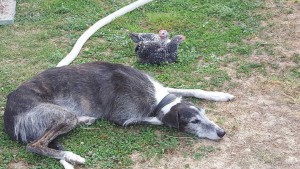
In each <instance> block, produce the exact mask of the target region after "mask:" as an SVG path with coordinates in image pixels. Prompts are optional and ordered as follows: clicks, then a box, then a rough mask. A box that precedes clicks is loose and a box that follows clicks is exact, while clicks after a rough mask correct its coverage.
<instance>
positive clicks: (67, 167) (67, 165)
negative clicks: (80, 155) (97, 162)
mask: <svg viewBox="0 0 300 169" xmlns="http://www.w3.org/2000/svg"><path fill="white" fill-rule="evenodd" d="M59 162H60V163H61V164H62V165H63V166H64V169H74V166H73V165H72V164H70V163H68V162H66V160H59Z"/></svg>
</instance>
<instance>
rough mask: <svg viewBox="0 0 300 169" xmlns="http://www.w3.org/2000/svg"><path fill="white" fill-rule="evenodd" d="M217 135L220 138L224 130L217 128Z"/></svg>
mask: <svg viewBox="0 0 300 169" xmlns="http://www.w3.org/2000/svg"><path fill="white" fill-rule="evenodd" d="M217 135H218V136H219V137H220V138H222V137H223V136H224V135H225V131H224V130H217Z"/></svg>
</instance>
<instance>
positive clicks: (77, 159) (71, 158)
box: [64, 151, 85, 164]
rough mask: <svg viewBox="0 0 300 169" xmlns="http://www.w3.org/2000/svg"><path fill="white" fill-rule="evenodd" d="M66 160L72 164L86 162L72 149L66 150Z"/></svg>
mask: <svg viewBox="0 0 300 169" xmlns="http://www.w3.org/2000/svg"><path fill="white" fill-rule="evenodd" d="M64 160H65V161H67V162H69V163H72V164H84V163H85V159H84V158H82V157H80V156H79V155H77V154H74V153H72V152H70V151H65V155H64Z"/></svg>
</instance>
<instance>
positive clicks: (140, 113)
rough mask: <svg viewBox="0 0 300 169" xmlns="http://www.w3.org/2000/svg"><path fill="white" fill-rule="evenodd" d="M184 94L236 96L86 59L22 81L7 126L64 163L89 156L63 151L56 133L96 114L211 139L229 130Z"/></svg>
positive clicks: (39, 150) (11, 132)
mask: <svg viewBox="0 0 300 169" xmlns="http://www.w3.org/2000/svg"><path fill="white" fill-rule="evenodd" d="M175 94H176V95H175ZM179 96H193V97H197V98H201V99H208V100H214V101H228V100H231V99H233V98H234V96H233V95H230V94H228V93H222V92H209V91H203V90H198V89H174V88H166V87H164V86H163V85H161V84H160V83H159V82H157V81H156V80H154V79H153V78H152V77H150V76H149V75H147V74H146V73H144V72H142V71H139V70H137V69H134V68H132V67H129V66H125V65H121V64H111V63H106V62H94V63H86V64H80V65H76V66H63V67H58V68H51V69H48V70H46V71H44V72H42V73H40V74H38V75H36V76H35V77H33V78H32V79H31V80H29V81H27V82H25V83H23V84H22V85H20V86H19V87H18V88H17V89H16V90H15V91H13V92H12V93H10V94H9V95H8V98H7V104H6V108H5V113H4V127H5V131H6V133H7V134H8V135H9V136H10V137H11V138H12V139H13V140H17V141H19V142H21V143H24V144H26V145H27V146H26V148H27V150H28V151H30V152H34V153H37V154H40V155H45V156H49V157H52V158H56V159H59V160H60V162H61V163H62V164H63V166H64V167H65V168H73V165H72V164H74V163H78V164H84V163H85V159H84V158H82V157H80V156H79V155H76V154H74V153H72V152H70V151H64V150H63V148H62V147H61V146H60V144H59V143H58V142H57V140H56V137H57V136H59V135H61V134H64V133H67V132H69V131H70V130H72V129H74V128H75V127H76V126H77V125H78V124H80V123H85V124H92V123H93V122H94V121H95V120H97V119H107V120H109V121H111V122H114V123H116V124H118V125H121V126H127V125H132V124H154V125H166V126H168V127H174V128H177V129H179V130H180V131H185V132H189V133H193V134H195V135H197V136H198V137H200V138H208V139H212V140H218V139H220V138H222V137H223V136H224V135H225V131H224V130H223V129H222V128H220V127H219V126H217V125H216V124H215V123H213V122H212V121H210V120H209V119H208V118H207V117H206V116H205V112H204V109H201V108H199V107H197V106H194V105H193V104H191V103H188V102H185V101H184V100H182V99H181V97H179Z"/></svg>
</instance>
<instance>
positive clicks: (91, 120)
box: [78, 116, 96, 125]
mask: <svg viewBox="0 0 300 169" xmlns="http://www.w3.org/2000/svg"><path fill="white" fill-rule="evenodd" d="M95 121H96V118H94V117H89V116H79V117H78V122H79V123H83V124H85V125H91V124H93V123H94V122H95Z"/></svg>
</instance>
